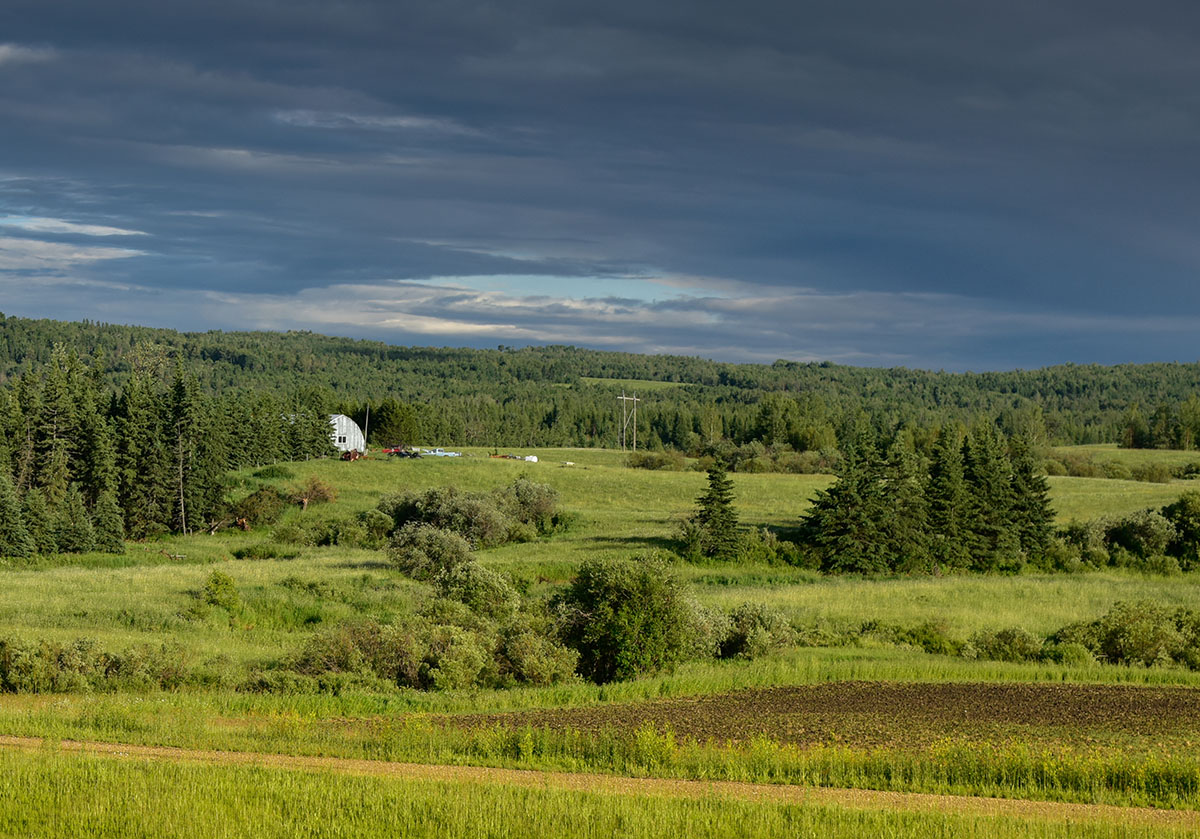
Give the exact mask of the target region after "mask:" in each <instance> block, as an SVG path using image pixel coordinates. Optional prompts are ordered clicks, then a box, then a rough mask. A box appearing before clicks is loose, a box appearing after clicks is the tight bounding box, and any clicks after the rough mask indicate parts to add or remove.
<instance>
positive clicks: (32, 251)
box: [0, 236, 144, 272]
mask: <svg viewBox="0 0 1200 839" xmlns="http://www.w3.org/2000/svg"><path fill="white" fill-rule="evenodd" d="M143 253H144V251H139V250H133V249H131V248H109V247H95V246H90V245H72V244H67V243H64V242H43V241H40V240H38V239H23V238H16V237H12V236H0V271H35V272H62V271H70V270H72V269H74V268H78V267H80V266H83V265H88V264H91V263H95V262H102V261H105V260H110V259H128V258H129V257H133V256H141V255H142V254H143Z"/></svg>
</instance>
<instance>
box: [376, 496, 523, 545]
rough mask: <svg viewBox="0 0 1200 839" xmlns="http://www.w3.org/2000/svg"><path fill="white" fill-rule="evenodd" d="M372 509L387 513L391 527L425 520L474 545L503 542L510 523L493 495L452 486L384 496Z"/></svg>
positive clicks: (425, 522)
mask: <svg viewBox="0 0 1200 839" xmlns="http://www.w3.org/2000/svg"><path fill="white" fill-rule="evenodd" d="M376 509H377V510H379V511H380V512H381V513H384V514H385V515H387V516H389V517H391V519H392V521H393V523H394V524H393V528H394V530H399V529H400V528H402V527H404V526H405V525H407V524H410V523H414V522H417V523H424V524H429V525H433V526H434V527H439V528H442V529H443V530H450V531H453V532H455V533H457V534H459V535H460V536H462V537H463V538H464V539H466V540H467V541H468V542H470V544H471V546H472V547H474V548H485V547H491V546H494V545H500V544H503V543H504V541H505V539H506V537H507V536H508V532H509V527H510V526H511V521H510V519H509V518H508V516H507V515H505V514H504V512H503V511H502V510H500V508H499V507H497V506H496V501H495V500H494V499H492V498H489V497H487V496H483V495H477V494H472V493H464V492H460V491H459V490H458V489H457V488H455V487H438V488H434V489H429V490H426V491H425V492H423V493H420V494H412V493H404V494H398V495H389V496H385V497H384V498H382V499H380V501H379V504H378V506H377V507H376Z"/></svg>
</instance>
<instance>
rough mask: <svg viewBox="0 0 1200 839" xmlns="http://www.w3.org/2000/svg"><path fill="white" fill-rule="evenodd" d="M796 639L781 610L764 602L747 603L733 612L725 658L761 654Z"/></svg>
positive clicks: (723, 649)
mask: <svg viewBox="0 0 1200 839" xmlns="http://www.w3.org/2000/svg"><path fill="white" fill-rule="evenodd" d="M795 642H796V632H795V630H793V629H792V627H791V625H790V624H789V623H788V622H787V619H786V618H784V617H783V615H781V614H780V613H778V612H776V611H773V610H772V609H770V608H768V607H767V606H764V605H762V604H760V603H743V604H742V605H741V606H739V607H737V608H736V609H734V610H733V612H732V613H731V614H730V621H729V634H728V635H726V636H725V639H724V640H723V641H722V642H721V646H720V653H719V654H720V656H721V658H742V659H751V658H759V657H761V656H764V655H767V654H768V653H771V652H775V651H776V650H780V649H783V648H784V647H786V646H789V645H791V644H794V643H795Z"/></svg>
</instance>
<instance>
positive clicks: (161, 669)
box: [0, 638, 189, 693]
mask: <svg viewBox="0 0 1200 839" xmlns="http://www.w3.org/2000/svg"><path fill="white" fill-rule="evenodd" d="M188 678H189V674H188V671H187V670H186V668H185V664H184V658H183V651H182V649H181V648H179V647H178V646H173V645H166V644H164V645H162V646H160V647H152V646H139V647H130V648H129V649H126V650H124V651H123V652H120V653H109V652H105V651H103V650H101V649H99V647H98V646H97V645H96V642H95V641H93V640H92V639H90V638H80V639H77V640H75V641H69V642H65V643H63V642H57V641H36V642H32V643H28V642H23V641H20V640H18V639H15V638H0V692H5V693H67V692H78V691H86V690H93V689H94V690H117V689H127V690H145V689H147V688H176V687H179V686H180V685H182V684H184V683H185V682H186V681H187V680H188Z"/></svg>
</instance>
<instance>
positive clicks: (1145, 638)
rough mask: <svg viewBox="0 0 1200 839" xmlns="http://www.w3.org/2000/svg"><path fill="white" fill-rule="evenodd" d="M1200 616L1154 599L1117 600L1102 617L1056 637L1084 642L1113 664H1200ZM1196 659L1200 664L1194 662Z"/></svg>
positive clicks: (1065, 629)
mask: <svg viewBox="0 0 1200 839" xmlns="http://www.w3.org/2000/svg"><path fill="white" fill-rule="evenodd" d="M1197 627H1200V615H1197V614H1196V613H1195V612H1192V611H1190V610H1188V609H1178V610H1174V611H1172V610H1171V609H1168V608H1167V607H1166V606H1163V605H1160V604H1158V603H1155V602H1153V601H1150V600H1142V601H1139V602H1136V603H1117V604H1115V605H1114V606H1113V608H1112V609H1110V610H1109V611H1108V612H1107V613H1105V614H1104V615H1102V616H1101V617H1099V618H1098V619H1096V620H1094V621H1090V622H1086V623H1077V624H1071V625H1070V626H1065V627H1063V628H1062V629H1060V630H1059V631H1058V632H1057V633H1055V635H1054V636H1053V638H1052V640H1053V641H1054V642H1056V643H1059V644H1070V643H1076V644H1081V645H1083V646H1084V647H1086V648H1087V649H1088V650H1090V651H1091V652H1092V653H1093V654H1095V655H1096V656H1097V657H1098V658H1100V659H1102V660H1104V661H1107V662H1110V663H1112V664H1135V665H1139V666H1143V667H1151V666H1154V665H1161V664H1169V663H1171V662H1178V663H1181V664H1185V665H1187V666H1189V667H1195V666H1197V664H1200V646H1198V642H1200V631H1198V630H1197ZM1193 661H1195V662H1196V663H1195V664H1193Z"/></svg>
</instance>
